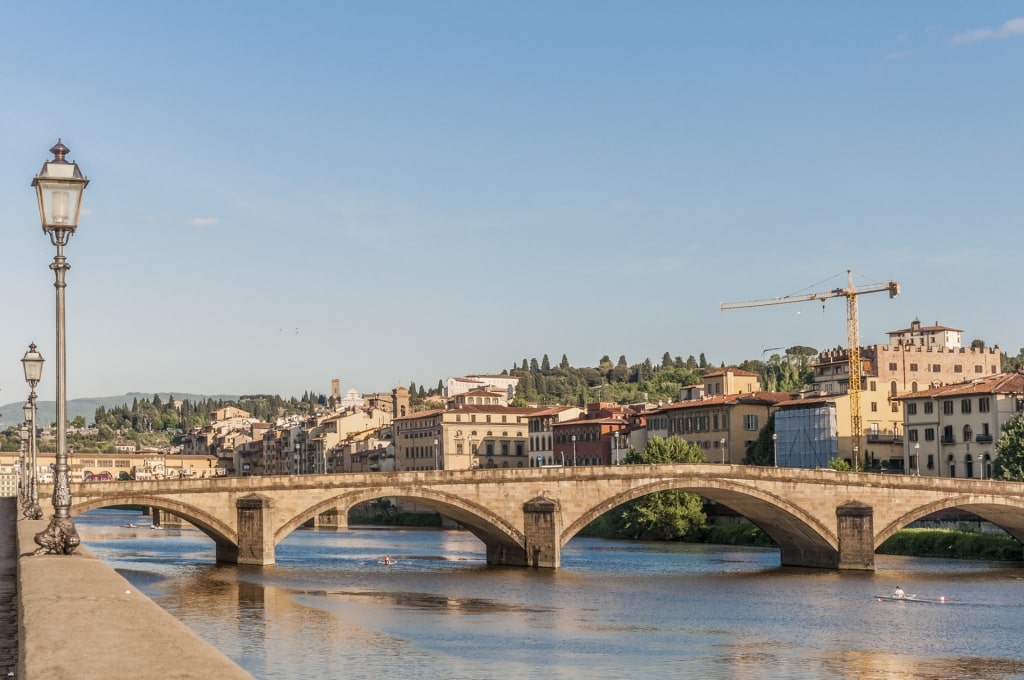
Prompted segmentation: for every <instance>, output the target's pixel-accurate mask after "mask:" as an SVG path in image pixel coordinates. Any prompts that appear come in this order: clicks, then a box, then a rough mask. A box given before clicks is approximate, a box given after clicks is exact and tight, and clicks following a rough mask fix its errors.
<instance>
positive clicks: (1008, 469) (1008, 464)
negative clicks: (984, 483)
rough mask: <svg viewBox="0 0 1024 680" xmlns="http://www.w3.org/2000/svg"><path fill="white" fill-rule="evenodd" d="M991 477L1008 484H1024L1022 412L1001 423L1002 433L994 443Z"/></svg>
mask: <svg viewBox="0 0 1024 680" xmlns="http://www.w3.org/2000/svg"><path fill="white" fill-rule="evenodd" d="M992 476H993V477H995V478H996V479H1003V480H1006V481H1008V482H1024V412H1020V413H1017V414H1016V415H1015V416H1013V417H1012V418H1010V419H1009V420H1007V421H1006V422H1005V423H1003V433H1002V434H1001V435H1000V436H999V441H998V442H996V459H995V461H994V462H993V463H992Z"/></svg>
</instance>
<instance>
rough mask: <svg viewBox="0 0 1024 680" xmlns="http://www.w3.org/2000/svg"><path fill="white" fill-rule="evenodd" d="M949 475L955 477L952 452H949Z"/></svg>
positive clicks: (954, 463) (954, 462)
mask: <svg viewBox="0 0 1024 680" xmlns="http://www.w3.org/2000/svg"><path fill="white" fill-rule="evenodd" d="M949 476H950V477H956V459H955V458H953V454H952V453H951V454H949Z"/></svg>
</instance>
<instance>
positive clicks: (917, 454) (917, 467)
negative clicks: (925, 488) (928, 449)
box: [914, 443, 921, 476]
mask: <svg viewBox="0 0 1024 680" xmlns="http://www.w3.org/2000/svg"><path fill="white" fill-rule="evenodd" d="M914 474H915V475H919V476H920V474H921V444H920V443H915V444H914Z"/></svg>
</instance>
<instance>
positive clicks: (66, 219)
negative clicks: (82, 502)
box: [32, 139, 89, 555]
mask: <svg viewBox="0 0 1024 680" xmlns="http://www.w3.org/2000/svg"><path fill="white" fill-rule="evenodd" d="M69 151H70V149H68V148H67V147H66V146H64V144H63V143H61V140H59V139H58V140H57V143H56V144H55V145H54V146H53V147H52V148H51V149H50V153H52V154H53V160H51V161H47V162H45V163H43V169H42V170H40V171H39V174H38V175H36V176H35V178H34V179H33V180H32V186H34V187H35V188H36V198H37V199H38V201H39V219H40V221H41V222H42V226H43V231H44V232H45V233H47V234H48V235H49V236H50V243H52V244H53V245H54V246H56V248H57V254H56V256H55V257H54V258H53V262H52V263H51V264H50V269H52V270H53V273H54V275H55V276H56V281H55V283H54V284H53V285H54V287H55V288H56V289H57V455H56V465H55V466H54V479H53V517H52V518H51V519H50V523H49V525H47V527H46V529H44V530H43V531H41V532H40V533H38V534H36V536H35V542H36V544H37V545H38V546H39V548H38V549H37V550H36V553H37V554H39V553H56V554H59V555H70V554H71V553H73V552H74V551H75V548H77V547H78V545H79V543H81V542H82V541H81V539H80V538H79V537H78V530H77V529H75V524H74V522H72V521H71V486H70V483H69V482H70V480H69V479H68V476H69V475H68V472H69V467H68V414H67V383H66V376H65V374H64V365H65V360H66V357H67V351H66V349H67V348H66V346H65V339H64V288H65V287H66V284H65V283H64V275H65V273H66V272H67V270H68V269H70V266H69V265H68V263H67V261H66V260H65V259H64V246H66V245H67V244H68V241H69V240H70V239H71V235H72V234H74V233H75V230H76V229H77V228H78V216H79V213H80V211H81V207H82V193H83V192H84V191H85V187H86V186H87V185H88V184H89V180H88V179H86V177H85V176H84V175H83V174H82V172H81V171H80V170H79V169H78V164H77V163H74V162H68V160H67V154H68V152H69Z"/></svg>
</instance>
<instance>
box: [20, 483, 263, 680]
mask: <svg viewBox="0 0 1024 680" xmlns="http://www.w3.org/2000/svg"><path fill="white" fill-rule="evenodd" d="M17 510H18V507H17V502H16V499H14V498H10V499H7V498H3V499H0V568H2V570H0V589H2V590H0V592H2V593H3V598H2V600H0V642H2V643H3V646H0V680H8V678H10V679H11V680H14V678H17V680H93V679H94V678H96V679H100V678H102V679H103V680H149V679H150V678H160V679H161V680H206V679H207V678H217V680H252V675H250V674H249V673H247V672H245V671H244V670H242V669H241V668H240V667H239V666H238V665H237V664H235V663H234V662H233V661H231V660H230V659H229V658H228V657H226V656H224V654H222V653H221V652H219V651H218V650H216V649H214V647H213V646H212V645H210V643H208V642H206V641H205V640H203V639H201V638H200V637H199V636H197V635H196V634H195V633H193V632H192V631H191V630H189V629H188V627H186V626H185V624H184V623H182V622H181V621H179V620H178V619H176V618H174V617H173V616H171V615H170V614H169V613H167V612H166V611H164V610H163V609H161V608H160V605H158V604H156V603H155V602H153V601H152V600H150V599H149V598H147V597H146V596H145V595H142V594H141V593H139V592H137V591H136V590H135V588H134V587H133V586H132V585H131V584H130V583H129V582H128V581H126V580H125V579H124V578H123V577H122V576H121V575H119V574H118V573H117V572H115V571H114V570H113V569H112V568H110V567H109V566H108V565H106V564H105V563H103V562H102V561H100V560H98V559H96V558H95V557H93V556H92V555H91V554H90V553H89V551H88V550H87V549H86V548H85V547H84V546H81V547H79V548H78V550H77V551H75V554H74V555H37V556H32V551H33V550H34V549H35V547H36V545H35V542H34V541H33V538H34V536H35V535H36V534H37V533H39V532H40V531H42V530H43V529H45V528H46V524H47V523H46V521H45V520H22V521H20V522H19V521H17ZM15 583H16V585H15ZM19 606H20V612H18V613H16V611H15V610H16V608H17V607H19ZM19 615H20V617H21V622H20V623H21V626H20V629H21V630H20V633H21V634H20V635H19V634H18V633H19V630H18V629H19V626H18V621H17V616H19ZM8 647H12V648H11V649H8ZM14 657H18V658H17V661H11V660H9V659H13V658H14ZM8 674H10V675H8Z"/></svg>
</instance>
